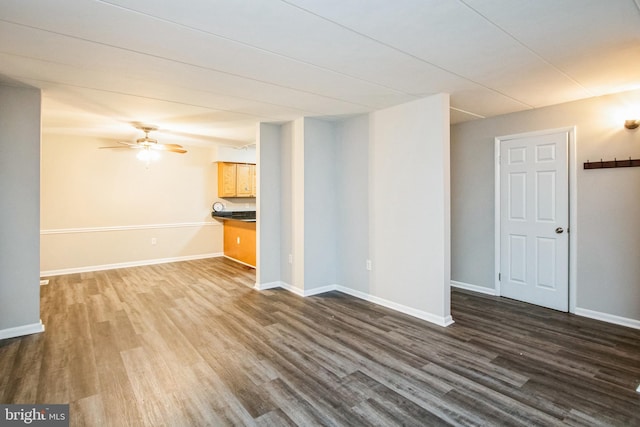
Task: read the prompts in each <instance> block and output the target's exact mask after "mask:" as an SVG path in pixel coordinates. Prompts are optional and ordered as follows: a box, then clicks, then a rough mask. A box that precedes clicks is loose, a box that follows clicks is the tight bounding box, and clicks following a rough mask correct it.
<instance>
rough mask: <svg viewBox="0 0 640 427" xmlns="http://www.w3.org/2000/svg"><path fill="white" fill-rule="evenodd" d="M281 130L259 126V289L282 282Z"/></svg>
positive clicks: (257, 233) (257, 281)
mask: <svg viewBox="0 0 640 427" xmlns="http://www.w3.org/2000/svg"><path fill="white" fill-rule="evenodd" d="M280 128H281V127H280V126H279V125H273V124H268V123H260V124H259V125H258V138H257V141H258V142H257V160H258V161H257V166H256V167H257V174H258V179H257V180H256V181H257V185H258V197H257V204H256V214H257V218H258V221H257V223H256V227H257V228H256V239H257V242H256V245H257V263H258V264H257V269H256V283H258V285H266V284H272V283H276V282H279V281H280V258H281V256H282V254H281V252H280V251H281V249H280V219H281V215H282V214H281V208H282V206H281V195H280V171H281V165H280V161H281V155H280V138H281V135H280Z"/></svg>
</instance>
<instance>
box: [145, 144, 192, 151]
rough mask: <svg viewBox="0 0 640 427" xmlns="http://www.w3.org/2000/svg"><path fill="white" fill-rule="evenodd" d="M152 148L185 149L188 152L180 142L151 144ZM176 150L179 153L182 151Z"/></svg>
mask: <svg viewBox="0 0 640 427" xmlns="http://www.w3.org/2000/svg"><path fill="white" fill-rule="evenodd" d="M150 148H152V149H154V150H158V151H174V150H183V151H184V152H185V153H186V150H184V148H182V146H181V145H178V144H154V145H151V147H150ZM175 152H176V153H178V152H180V151H175Z"/></svg>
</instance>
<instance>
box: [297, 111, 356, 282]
mask: <svg viewBox="0 0 640 427" xmlns="http://www.w3.org/2000/svg"><path fill="white" fill-rule="evenodd" d="M334 128H335V125H334V124H333V123H330V122H327V121H323V120H318V119H311V118H305V119H304V189H303V191H304V291H305V293H310V292H317V290H318V289H319V288H323V287H327V286H335V285H336V281H337V275H336V272H337V261H338V260H337V256H336V248H337V234H336V231H337V223H338V217H339V216H340V215H341V213H342V209H341V208H340V207H339V206H338V204H337V197H336V193H337V191H338V189H339V188H340V184H341V183H339V182H338V181H337V179H336V173H337V168H336V141H335V139H336V136H335V130H334ZM345 238H347V239H349V238H350V237H349V236H345Z"/></svg>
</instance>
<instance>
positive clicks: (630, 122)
mask: <svg viewBox="0 0 640 427" xmlns="http://www.w3.org/2000/svg"><path fill="white" fill-rule="evenodd" d="M638 126H640V120H625V121H624V127H626V128H627V129H635V128H637V127H638Z"/></svg>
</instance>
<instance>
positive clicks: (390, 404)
mask: <svg viewBox="0 0 640 427" xmlns="http://www.w3.org/2000/svg"><path fill="white" fill-rule="evenodd" d="M254 280H255V276H254V273H253V270H250V269H248V268H246V267H244V266H241V265H238V264H235V263H233V262H231V261H229V260H226V259H223V258H216V259H209V260H201V261H190V262H182V263H174V264H164V265H156V266H149V267H139V268H130V269H121V270H111V271H104V272H96V273H86V274H75V275H68V276H59V277H54V278H52V279H51V283H50V284H49V285H48V286H45V287H42V320H43V322H44V324H45V326H46V332H45V333H43V334H39V335H32V336H28V337H22V338H14V339H9V340H3V341H0V403H70V404H71V421H72V425H91V426H127V425H131V426H138V425H147V426H161V425H166V426H172V427H173V426H181V425H184V426H222V425H261V426H262V425H273V426H276V425H285V426H286V425H300V426H313V425H341V426H346V425H366V426H369V425H380V426H392V425H427V426H437V425H492V426H493V425H522V426H532V425H563V424H566V425H585V426H594V425H614V426H632V425H636V426H637V425H640V393H636V392H635V388H636V386H637V385H638V383H640V331H637V330H633V329H629V328H624V327H618V326H614V325H610V324H606V323H602V322H598V321H593V320H589V319H585V318H580V317H576V316H572V315H569V314H564V313H559V312H555V311H551V310H546V309H542V308H538V307H534V306H529V305H526V304H522V303H519V302H515V301H510V300H504V299H498V298H494V297H486V296H478V295H473V294H471V293H465V292H461V291H454V292H453V295H452V300H453V310H452V311H453V317H454V319H455V321H456V323H455V324H454V325H452V326H450V327H448V328H441V327H438V326H434V325H431V324H428V323H426V322H422V321H419V320H416V319H413V318H411V317H408V316H405V315H402V314H398V313H395V312H393V311H390V310H387V309H385V308H382V307H378V306H375V305H373V304H370V303H367V302H364V301H361V300H358V299H355V298H352V297H350V296H346V295H343V294H340V293H337V292H334V293H329V294H324V295H321V296H315V297H309V298H300V297H297V296H295V295H293V294H291V293H289V292H286V291H281V290H270V291H263V292H257V291H254V290H252V289H251V288H250V287H251V285H252V284H253V282H254Z"/></svg>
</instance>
